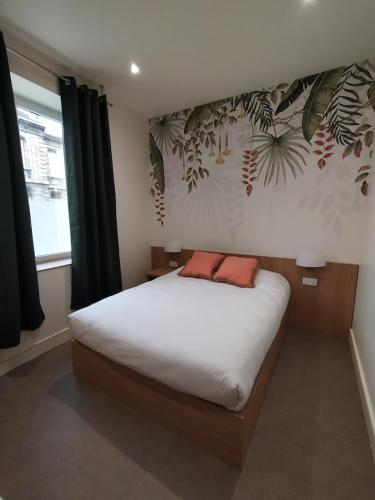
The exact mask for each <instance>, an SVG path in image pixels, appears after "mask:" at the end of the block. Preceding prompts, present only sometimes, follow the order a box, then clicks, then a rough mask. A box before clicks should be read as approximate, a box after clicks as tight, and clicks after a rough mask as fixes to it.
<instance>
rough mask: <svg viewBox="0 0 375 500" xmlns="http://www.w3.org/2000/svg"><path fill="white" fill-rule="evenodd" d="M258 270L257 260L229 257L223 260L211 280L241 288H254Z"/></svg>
mask: <svg viewBox="0 0 375 500" xmlns="http://www.w3.org/2000/svg"><path fill="white" fill-rule="evenodd" d="M258 269H259V262H258V261H257V259H253V258H251V257H235V256H231V257H227V258H226V259H225V260H224V262H223V263H222V264H221V266H220V268H219V270H218V271H217V272H216V273H215V275H214V277H213V278H212V279H213V281H221V282H223V283H229V284H230V285H235V286H240V287H242V288H254V286H255V283H254V281H255V277H256V275H257V272H258Z"/></svg>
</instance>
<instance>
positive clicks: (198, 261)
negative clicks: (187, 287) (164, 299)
mask: <svg viewBox="0 0 375 500" xmlns="http://www.w3.org/2000/svg"><path fill="white" fill-rule="evenodd" d="M223 260H224V255H222V254H221V253H211V252H194V253H193V256H192V257H191V259H190V260H189V262H188V263H187V264H186V266H185V267H184V268H183V269H181V271H180V272H179V273H178V274H179V276H184V277H186V278H187V277H189V278H204V279H207V280H210V279H211V278H212V276H213V274H214V272H215V271H216V270H217V268H218V267H219V266H220V264H221V263H222V262H223Z"/></svg>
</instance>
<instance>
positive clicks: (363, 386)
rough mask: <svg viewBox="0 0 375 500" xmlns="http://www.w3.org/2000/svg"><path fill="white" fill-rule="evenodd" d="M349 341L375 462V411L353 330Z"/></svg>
mask: <svg viewBox="0 0 375 500" xmlns="http://www.w3.org/2000/svg"><path fill="white" fill-rule="evenodd" d="M349 339H350V348H351V351H352V356H353V361H354V367H355V371H356V375H357V382H358V387H359V393H360V395H361V400H362V406H363V412H364V414H365V420H366V426H367V431H368V434H369V438H370V446H371V451H372V456H373V459H374V462H375V414H374V410H375V409H374V407H373V406H372V402H371V398H370V393H369V390H368V386H367V382H366V376H365V373H364V370H363V366H362V361H361V357H360V355H359V351H358V347H357V342H356V340H355V335H354V332H353V330H352V328H351V329H350V337H349Z"/></svg>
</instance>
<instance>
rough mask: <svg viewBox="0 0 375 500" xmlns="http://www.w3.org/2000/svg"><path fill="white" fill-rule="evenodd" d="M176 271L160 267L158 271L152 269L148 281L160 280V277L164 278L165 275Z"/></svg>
mask: <svg viewBox="0 0 375 500" xmlns="http://www.w3.org/2000/svg"><path fill="white" fill-rule="evenodd" d="M174 270H175V269H172V268H170V267H159V268H158V269H152V270H151V271H149V272H148V273H147V278H148V281H151V280H153V279H155V278H160V276H164V274H168V273H170V272H172V271H174Z"/></svg>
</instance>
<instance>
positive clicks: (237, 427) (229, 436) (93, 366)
mask: <svg viewBox="0 0 375 500" xmlns="http://www.w3.org/2000/svg"><path fill="white" fill-rule="evenodd" d="M285 329H286V313H285V315H284V318H283V320H282V322H281V325H280V328H279V331H278V333H277V335H276V337H275V339H274V341H273V343H272V345H271V347H270V349H269V351H268V353H267V355H266V357H265V359H264V361H263V364H262V366H261V368H260V370H259V373H258V375H257V377H256V380H255V383H254V386H253V388H252V391H251V394H250V398H249V400H248V402H247V403H246V406H245V407H244V408H243V410H241V411H240V412H233V411H229V410H227V409H226V408H224V407H223V406H219V405H216V404H213V403H210V402H208V401H205V400H203V399H200V398H198V397H194V396H190V395H188V394H184V393H182V392H179V391H176V390H174V389H171V388H169V387H167V386H166V385H164V384H161V383H159V382H157V381H155V380H153V379H151V378H148V377H145V376H143V375H140V374H138V373H136V372H135V371H133V370H131V369H129V368H126V367H125V366H122V365H120V364H118V363H115V362H113V361H111V360H109V359H108V358H106V357H105V356H103V355H101V354H98V353H97V352H95V351H93V350H91V349H89V348H88V347H86V346H84V345H83V344H81V343H80V342H77V341H75V340H72V342H71V346H72V357H73V368H74V372H75V374H76V375H78V376H79V377H81V378H83V379H84V380H86V381H87V382H90V383H92V384H95V385H96V386H98V387H100V388H102V389H104V390H105V391H106V392H107V393H109V394H110V395H111V396H112V397H114V398H115V399H120V400H123V401H124V402H125V403H127V404H128V405H130V406H132V407H133V408H135V409H136V410H138V411H140V412H141V413H143V414H144V415H146V416H147V417H150V418H151V419H153V420H155V421H156V422H158V423H160V424H162V425H165V426H167V427H169V428H172V429H174V430H175V431H177V432H178V433H180V434H182V435H183V436H185V437H186V438H188V439H189V440H190V441H192V442H193V443H195V444H197V445H199V446H201V447H203V448H205V449H207V450H208V451H210V452H212V453H214V454H215V455H217V456H218V457H220V458H221V459H223V460H224V461H226V462H228V463H230V464H231V465H233V466H234V467H236V468H238V469H240V470H241V469H242V465H243V463H244V461H245V457H246V452H247V449H248V447H249V444H250V440H251V436H252V434H253V431H254V429H255V425H256V422H257V419H258V417H259V414H260V410H261V407H262V403H263V400H264V397H265V394H266V390H267V386H268V383H269V381H270V379H271V376H272V373H273V370H274V368H275V366H276V362H277V359H278V357H279V354H280V350H281V345H282V342H283V339H284V334H285Z"/></svg>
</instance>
